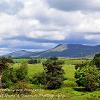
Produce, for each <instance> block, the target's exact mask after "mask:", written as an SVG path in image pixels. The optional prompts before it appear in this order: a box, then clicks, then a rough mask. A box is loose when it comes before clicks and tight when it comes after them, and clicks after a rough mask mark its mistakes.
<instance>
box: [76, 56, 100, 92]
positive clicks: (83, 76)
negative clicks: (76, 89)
mask: <svg viewBox="0 0 100 100" xmlns="http://www.w3.org/2000/svg"><path fill="white" fill-rule="evenodd" d="M75 68H76V73H75V78H76V83H77V84H78V86H83V87H85V90H87V91H95V90H96V89H98V88H100V54H96V55H95V57H94V59H93V60H92V61H91V62H90V63H84V64H80V65H79V64H78V65H76V67H75Z"/></svg>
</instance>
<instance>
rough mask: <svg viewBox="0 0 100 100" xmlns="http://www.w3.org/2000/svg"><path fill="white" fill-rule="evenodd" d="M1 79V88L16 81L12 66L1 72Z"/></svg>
mask: <svg viewBox="0 0 100 100" xmlns="http://www.w3.org/2000/svg"><path fill="white" fill-rule="evenodd" d="M1 81H2V83H3V86H2V87H3V88H9V87H11V86H12V85H13V84H14V83H16V81H17V78H16V71H15V70H14V69H13V68H7V69H5V70H4V71H3V73H2V78H1Z"/></svg>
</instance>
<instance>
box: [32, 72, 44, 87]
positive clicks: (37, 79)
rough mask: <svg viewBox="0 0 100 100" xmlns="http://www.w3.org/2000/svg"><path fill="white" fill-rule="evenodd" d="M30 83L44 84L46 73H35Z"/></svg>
mask: <svg viewBox="0 0 100 100" xmlns="http://www.w3.org/2000/svg"><path fill="white" fill-rule="evenodd" d="M31 82H32V84H37V85H45V84H46V75H45V73H44V72H42V73H38V74H35V75H34V76H33V78H32V80H31Z"/></svg>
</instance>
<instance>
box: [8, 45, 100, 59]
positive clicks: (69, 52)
mask: <svg viewBox="0 0 100 100" xmlns="http://www.w3.org/2000/svg"><path fill="white" fill-rule="evenodd" d="M96 53H100V45H95V46H90V45H82V44H59V45H57V46H56V47H54V48H51V49H49V50H46V51H41V52H29V51H26V50H20V51H16V52H12V53H9V54H7V55H6V56H11V57H67V58H79V57H91V56H94V55H95V54H96Z"/></svg>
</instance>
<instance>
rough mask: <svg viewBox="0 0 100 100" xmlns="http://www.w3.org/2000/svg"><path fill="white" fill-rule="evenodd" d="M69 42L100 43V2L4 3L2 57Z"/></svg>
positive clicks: (0, 26)
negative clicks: (15, 52)
mask: <svg viewBox="0 0 100 100" xmlns="http://www.w3.org/2000/svg"><path fill="white" fill-rule="evenodd" d="M65 43H80V44H88V45H97V44H100V0H0V55H1V54H5V53H8V52H12V51H16V50H20V49H25V50H29V51H41V50H47V49H49V48H52V47H54V46H56V45H58V44H65Z"/></svg>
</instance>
